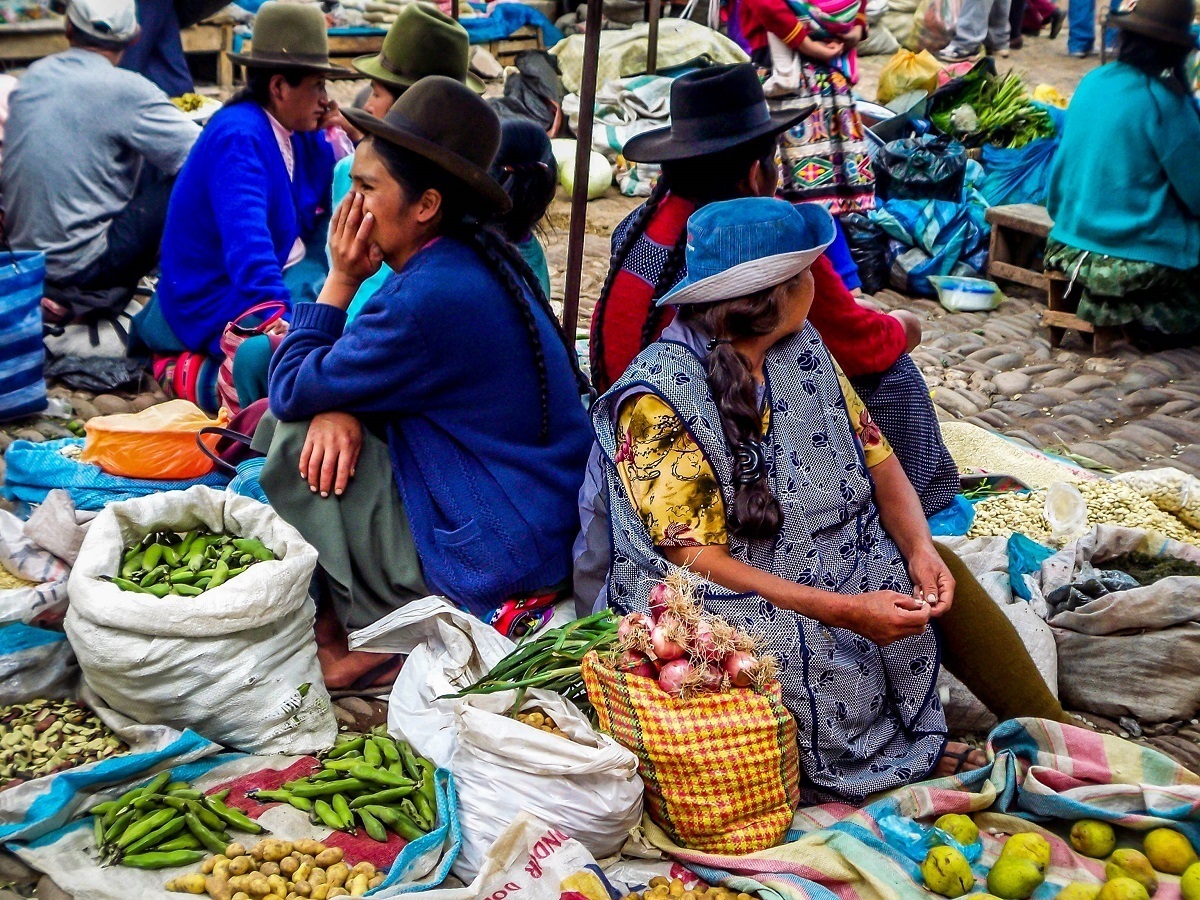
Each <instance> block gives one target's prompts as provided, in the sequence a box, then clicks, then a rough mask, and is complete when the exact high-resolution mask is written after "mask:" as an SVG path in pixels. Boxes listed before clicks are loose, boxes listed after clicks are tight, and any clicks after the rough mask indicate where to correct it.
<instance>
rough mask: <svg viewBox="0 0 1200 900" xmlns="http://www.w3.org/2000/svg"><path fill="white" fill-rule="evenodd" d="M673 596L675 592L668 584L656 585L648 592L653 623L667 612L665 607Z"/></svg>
mask: <svg viewBox="0 0 1200 900" xmlns="http://www.w3.org/2000/svg"><path fill="white" fill-rule="evenodd" d="M674 596H675V590H674V589H673V588H672V587H671V586H670V585H668V584H665V583H661V582H660V583H659V584H656V585H655V586H654V587H653V589H652V590H651V591H650V616H651V618H653V619H654V621H655V622H657V621H658V620H659V617H660V616H662V614H663V613H665V612H666V611H667V605H668V604H669V603H670V602H671V599H672V598H673V597H674Z"/></svg>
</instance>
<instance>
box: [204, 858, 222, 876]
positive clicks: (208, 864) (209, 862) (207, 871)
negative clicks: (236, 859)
mask: <svg viewBox="0 0 1200 900" xmlns="http://www.w3.org/2000/svg"><path fill="white" fill-rule="evenodd" d="M224 858H225V857H224V856H222V857H221V859H224ZM216 864H217V857H215V856H210V857H209V858H208V859H206V860H205V861H204V862H202V863H200V871H201V873H203V874H204V875H211V874H212V870H213V866H215V865H216Z"/></svg>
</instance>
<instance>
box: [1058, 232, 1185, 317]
mask: <svg viewBox="0 0 1200 900" xmlns="http://www.w3.org/2000/svg"><path fill="white" fill-rule="evenodd" d="M1045 265H1046V269H1048V270H1050V269H1052V270H1055V271H1058V272H1062V273H1063V274H1065V275H1066V276H1067V277H1068V278H1071V279H1073V280H1074V281H1075V283H1076V284H1078V285H1079V286H1080V287H1081V288H1082V291H1081V293H1080V298H1079V309H1078V312H1077V315H1078V316H1079V318H1081V319H1083V320H1084V321H1085V322H1091V323H1092V324H1093V325H1099V326H1102V327H1119V326H1122V325H1131V324H1136V325H1140V326H1141V327H1142V328H1145V329H1148V330H1150V331H1156V332H1160V333H1162V334H1190V333H1192V332H1194V331H1200V268H1195V269H1186V270H1185V269H1171V268H1168V267H1167V266H1160V265H1158V264H1156V263H1149V262H1141V261H1139V260H1135V259H1121V258H1120V257H1116V256H1107V255H1105V254H1103V253H1092V252H1090V251H1087V250H1078V249H1076V248H1075V247H1068V246H1067V245H1066V244H1064V243H1062V242H1060V241H1056V240H1054V239H1053V238H1051V239H1050V240H1049V241H1047V243H1046V263H1045Z"/></svg>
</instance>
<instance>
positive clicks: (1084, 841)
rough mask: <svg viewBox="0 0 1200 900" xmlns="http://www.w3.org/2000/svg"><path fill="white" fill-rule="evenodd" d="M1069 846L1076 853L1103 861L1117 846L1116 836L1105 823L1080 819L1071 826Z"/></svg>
mask: <svg viewBox="0 0 1200 900" xmlns="http://www.w3.org/2000/svg"><path fill="white" fill-rule="evenodd" d="M1071 846H1072V847H1074V848H1075V852H1076V853H1082V854H1083V855H1084V856H1090V857H1091V858H1092V859H1103V858H1104V857H1106V856H1108V854H1110V853H1112V852H1113V848H1114V847H1116V846H1117V834H1116V832H1115V831H1113V828H1112V826H1111V825H1109V824H1108V823H1107V822H1097V821H1096V820H1095V819H1080V820H1079V821H1078V822H1076V823H1075V824H1074V825H1072V826H1071Z"/></svg>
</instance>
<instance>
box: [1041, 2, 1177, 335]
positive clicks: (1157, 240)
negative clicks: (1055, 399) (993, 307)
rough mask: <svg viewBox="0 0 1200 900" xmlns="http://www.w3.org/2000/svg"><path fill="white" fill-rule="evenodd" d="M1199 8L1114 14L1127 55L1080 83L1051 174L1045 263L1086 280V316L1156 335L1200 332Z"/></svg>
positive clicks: (1171, 6) (1159, 7)
mask: <svg viewBox="0 0 1200 900" xmlns="http://www.w3.org/2000/svg"><path fill="white" fill-rule="evenodd" d="M1193 15H1194V9H1193V5H1192V0H1141V2H1140V3H1139V4H1138V5H1137V7H1136V8H1135V9H1134V10H1133V12H1130V13H1125V14H1121V15H1119V16H1118V15H1114V16H1113V24H1115V25H1117V27H1118V28H1120V29H1121V39H1120V48H1119V50H1118V56H1117V61H1116V62H1114V63H1111V64H1109V65H1107V66H1103V67H1101V68H1099V69H1096V70H1095V71H1093V72H1091V73H1090V74H1088V75H1087V77H1085V78H1084V79H1083V81H1082V82H1081V83H1080V85H1079V89H1078V90H1077V91H1076V92H1075V96H1074V97H1073V98H1072V100H1071V106H1070V108H1069V109H1068V110H1067V123H1066V127H1065V129H1064V131H1063V136H1062V146H1061V147H1060V149H1059V152H1058V154H1057V156H1056V158H1055V162H1054V168H1053V170H1052V172H1051V178H1050V196H1049V200H1048V202H1047V207H1048V209H1049V212H1050V215H1051V217H1052V218H1053V219H1054V228H1053V230H1052V231H1051V232H1050V241H1049V244H1048V246H1047V252H1046V267H1047V268H1049V269H1056V270H1058V271H1061V272H1064V273H1065V274H1067V275H1068V276H1070V277H1072V278H1074V279H1075V281H1076V283H1077V284H1078V285H1080V286H1081V287H1082V293H1081V295H1080V301H1079V316H1080V318H1083V319H1085V320H1087V321H1089V322H1092V323H1094V324H1096V325H1103V326H1131V328H1130V331H1131V332H1132V333H1133V334H1135V335H1138V336H1140V337H1142V338H1144V339H1146V340H1147V341H1150V342H1161V341H1162V339H1163V338H1164V336H1166V335H1173V336H1188V335H1192V334H1193V333H1197V332H1200V165H1197V158H1198V157H1197V148H1198V147H1200V115H1198V114H1197V110H1196V106H1195V105H1194V104H1193V102H1192V100H1191V97H1190V95H1189V92H1188V90H1187V88H1186V87H1185V84H1186V82H1185V81H1184V77H1183V63H1184V60H1185V59H1186V57H1187V54H1188V53H1189V51H1190V49H1191V48H1192V47H1193V46H1194V40H1195V39H1194V38H1193V36H1192V34H1191V31H1190V26H1191V21H1192V17H1193ZM1175 340H1178V338H1175Z"/></svg>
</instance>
